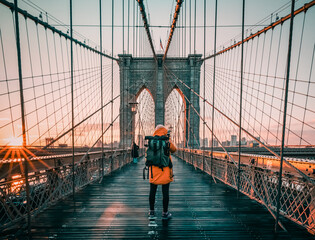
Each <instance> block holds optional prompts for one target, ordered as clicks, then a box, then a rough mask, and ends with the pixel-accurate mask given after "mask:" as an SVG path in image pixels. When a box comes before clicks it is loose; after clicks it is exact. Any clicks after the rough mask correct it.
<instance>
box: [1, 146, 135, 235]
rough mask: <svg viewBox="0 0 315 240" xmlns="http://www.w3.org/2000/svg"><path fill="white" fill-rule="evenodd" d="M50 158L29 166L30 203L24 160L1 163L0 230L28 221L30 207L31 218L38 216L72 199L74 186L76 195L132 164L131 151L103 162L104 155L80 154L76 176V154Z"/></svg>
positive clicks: (119, 152) (108, 153)
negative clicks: (67, 198)
mask: <svg viewBox="0 0 315 240" xmlns="http://www.w3.org/2000/svg"><path fill="white" fill-rule="evenodd" d="M82 157H84V158H82ZM46 158H47V159H45V160H44V161H42V160H40V159H34V160H32V161H29V162H28V164H29V167H30V169H33V171H32V170H31V171H30V172H29V174H28V181H29V196H30V201H29V202H28V201H27V194H26V189H27V187H26V181H25V177H24V176H25V175H24V169H23V167H21V166H23V162H24V160H23V159H14V161H13V160H12V161H10V160H7V161H2V162H1V163H0V164H1V172H0V174H1V181H0V200H1V202H0V229H4V228H8V227H10V226H12V225H13V224H14V223H17V222H20V221H22V220H24V219H26V217H27V212H28V211H27V208H28V207H29V209H30V212H31V215H32V216H35V215H36V214H38V213H39V212H40V211H42V210H44V209H46V208H47V207H49V206H51V205H53V204H55V203H57V202H58V201H59V200H61V199H63V198H65V197H67V196H69V195H70V194H72V193H73V183H74V185H75V191H79V190H80V189H82V188H83V187H84V186H86V185H88V184H90V183H92V182H95V181H97V180H100V179H102V177H103V175H106V174H109V173H111V172H113V171H115V170H117V169H119V168H121V167H122V166H124V165H126V164H128V163H129V162H130V161H131V159H130V150H117V151H115V152H114V154H112V152H111V151H105V152H104V155H103V158H102V154H101V152H90V153H89V154H88V155H86V154H85V153H77V154H76V158H75V168H74V169H75V171H74V174H73V171H72V169H73V168H72V164H71V160H72V154H68V155H67V154H65V155H54V156H48V157H46ZM7 169H9V171H7ZM27 204H29V206H27Z"/></svg>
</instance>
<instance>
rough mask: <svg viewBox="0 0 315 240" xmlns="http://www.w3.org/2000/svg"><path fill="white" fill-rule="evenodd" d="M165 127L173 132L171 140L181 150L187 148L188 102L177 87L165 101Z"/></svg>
mask: <svg viewBox="0 0 315 240" xmlns="http://www.w3.org/2000/svg"><path fill="white" fill-rule="evenodd" d="M164 122H165V126H166V127H167V128H168V129H169V130H171V139H172V141H173V142H175V143H176V145H177V146H178V147H180V148H183V147H185V146H186V142H187V139H186V138H187V137H186V132H187V131H186V128H187V127H186V125H187V124H186V123H187V116H186V101H185V97H184V94H183V92H182V91H181V90H180V89H179V88H178V87H176V86H174V88H173V90H172V91H171V92H170V94H169V95H168V96H167V98H166V101H165V119H164Z"/></svg>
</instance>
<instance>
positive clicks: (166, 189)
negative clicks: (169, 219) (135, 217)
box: [149, 183, 170, 212]
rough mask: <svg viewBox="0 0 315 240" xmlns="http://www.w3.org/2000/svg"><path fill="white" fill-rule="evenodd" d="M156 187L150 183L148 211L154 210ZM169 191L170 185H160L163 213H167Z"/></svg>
mask: <svg viewBox="0 0 315 240" xmlns="http://www.w3.org/2000/svg"><path fill="white" fill-rule="evenodd" d="M157 187H158V185H155V184H153V183H150V197H149V202H150V210H154V203H155V194H156V190H157ZM169 189H170V184H169V183H168V184H165V185H162V193H163V212H167V211H168V202H169Z"/></svg>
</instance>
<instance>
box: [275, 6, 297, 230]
mask: <svg viewBox="0 0 315 240" xmlns="http://www.w3.org/2000/svg"><path fill="white" fill-rule="evenodd" d="M294 5H295V0H292V1H291V19H290V32H289V44H288V58H287V73H286V82H285V95H284V107H283V122H282V139H281V151H280V169H279V178H278V193H277V199H276V203H277V212H276V222H275V231H277V230H278V222H279V212H280V207H281V206H280V195H281V185H282V168H283V150H284V140H285V129H286V117H287V105H288V90H289V77H290V63H291V50H292V33H293V20H294Z"/></svg>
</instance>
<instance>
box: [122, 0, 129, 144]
mask: <svg viewBox="0 0 315 240" xmlns="http://www.w3.org/2000/svg"><path fill="white" fill-rule="evenodd" d="M129 2H130V0H128V40H127V48H128V53H129ZM121 4H122V22H123V43H122V48H123V54H124V50H125V18H124V15H125V8H124V0H122V1H121ZM123 64H124V63H123ZM122 75H123V76H122V79H123V81H122V88H123V90H122V91H120V92H122V95H121V96H120V97H121V98H122V103H123V108H122V111H123V112H122V116H121V117H122V122H124V120H125V71H122ZM120 127H121V128H122V132H123V136H120V138H123V139H122V140H123V141H122V142H123V143H122V145H123V149H124V150H125V126H124V125H122V126H120Z"/></svg>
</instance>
